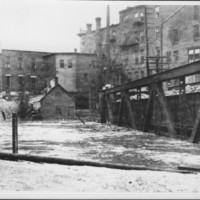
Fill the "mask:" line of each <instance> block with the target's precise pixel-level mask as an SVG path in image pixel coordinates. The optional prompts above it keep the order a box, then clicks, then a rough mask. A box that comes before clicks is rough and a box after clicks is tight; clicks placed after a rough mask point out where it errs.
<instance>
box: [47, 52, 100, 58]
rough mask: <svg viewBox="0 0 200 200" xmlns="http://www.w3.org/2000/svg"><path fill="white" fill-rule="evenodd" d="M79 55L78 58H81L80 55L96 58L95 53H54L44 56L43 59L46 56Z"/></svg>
mask: <svg viewBox="0 0 200 200" xmlns="http://www.w3.org/2000/svg"><path fill="white" fill-rule="evenodd" d="M59 54H61V55H79V56H82V55H87V56H96V55H97V54H96V53H77V52H55V53H50V54H48V55H44V57H46V56H53V55H59Z"/></svg>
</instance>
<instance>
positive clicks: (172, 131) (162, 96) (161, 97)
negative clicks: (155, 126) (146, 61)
mask: <svg viewBox="0 0 200 200" xmlns="http://www.w3.org/2000/svg"><path fill="white" fill-rule="evenodd" d="M153 87H154V90H155V91H156V92H157V95H158V100H159V102H160V106H161V109H162V111H163V114H164V116H165V119H166V122H167V124H166V125H167V129H168V132H169V133H170V135H171V136H172V137H176V135H177V134H176V130H175V127H174V122H173V118H172V115H171V112H170V110H169V106H168V104H167V99H166V97H165V94H164V91H163V88H162V82H158V83H154V84H153Z"/></svg>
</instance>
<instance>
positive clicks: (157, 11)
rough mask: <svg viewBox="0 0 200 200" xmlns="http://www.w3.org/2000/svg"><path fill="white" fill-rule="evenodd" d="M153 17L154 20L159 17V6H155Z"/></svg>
mask: <svg viewBox="0 0 200 200" xmlns="http://www.w3.org/2000/svg"><path fill="white" fill-rule="evenodd" d="M155 15H156V18H158V17H159V16H160V7H159V6H157V7H156V8H155Z"/></svg>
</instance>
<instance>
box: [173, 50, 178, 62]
mask: <svg viewBox="0 0 200 200" xmlns="http://www.w3.org/2000/svg"><path fill="white" fill-rule="evenodd" d="M178 59H179V57H178V51H174V60H175V61H178Z"/></svg>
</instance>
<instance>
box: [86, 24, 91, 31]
mask: <svg viewBox="0 0 200 200" xmlns="http://www.w3.org/2000/svg"><path fill="white" fill-rule="evenodd" d="M86 27H87V33H90V32H91V31H92V24H86Z"/></svg>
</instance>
